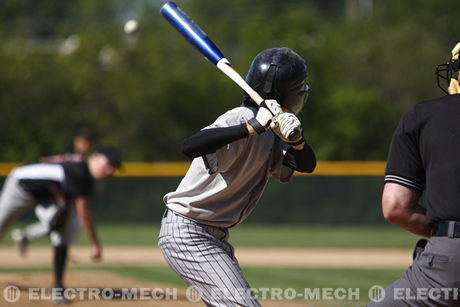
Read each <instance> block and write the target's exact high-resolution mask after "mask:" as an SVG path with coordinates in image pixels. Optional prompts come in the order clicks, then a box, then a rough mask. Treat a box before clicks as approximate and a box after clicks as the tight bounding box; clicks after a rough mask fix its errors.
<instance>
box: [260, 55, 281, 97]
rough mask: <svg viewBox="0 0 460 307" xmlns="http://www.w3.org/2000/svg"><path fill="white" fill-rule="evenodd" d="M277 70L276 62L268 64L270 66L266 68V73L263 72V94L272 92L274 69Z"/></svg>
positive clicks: (274, 76)
mask: <svg viewBox="0 0 460 307" xmlns="http://www.w3.org/2000/svg"><path fill="white" fill-rule="evenodd" d="M277 70H278V65H276V64H273V63H272V64H270V67H269V68H268V70H267V73H266V74H265V82H264V87H263V91H264V93H265V94H270V93H272V92H273V90H274V88H273V83H274V82H275V78H276V71H277Z"/></svg>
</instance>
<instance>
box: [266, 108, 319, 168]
mask: <svg viewBox="0 0 460 307" xmlns="http://www.w3.org/2000/svg"><path fill="white" fill-rule="evenodd" d="M275 121H276V125H275V126H273V127H272V130H273V132H274V133H275V134H276V135H277V136H278V137H279V138H280V139H281V140H283V141H284V142H286V143H287V144H289V145H290V146H291V147H290V148H289V150H288V151H287V152H286V153H285V155H284V159H283V164H284V165H285V166H288V167H290V168H292V169H294V170H296V171H299V172H303V173H311V172H313V171H314V170H315V168H316V156H315V153H314V152H313V149H312V148H311V147H310V145H309V144H308V143H307V142H306V141H305V138H304V136H303V133H302V134H300V135H299V138H298V139H295V140H291V139H290V137H289V136H290V135H291V134H292V132H293V131H295V130H297V131H302V124H301V123H300V121H299V119H298V118H297V116H295V115H294V114H293V113H282V114H280V115H278V116H277V118H276V120H275Z"/></svg>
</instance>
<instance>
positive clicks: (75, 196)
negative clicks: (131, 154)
mask: <svg viewBox="0 0 460 307" xmlns="http://www.w3.org/2000/svg"><path fill="white" fill-rule="evenodd" d="M120 164H121V157H120V153H119V151H118V150H117V149H115V148H113V147H100V148H99V149H97V150H96V151H95V152H93V153H92V154H91V155H90V156H89V158H88V161H87V162H86V161H81V162H62V163H36V164H29V165H24V166H20V167H17V168H15V169H13V170H12V171H11V173H10V174H9V175H8V177H7V179H6V181H5V184H4V186H3V190H2V192H1V195H0V239H1V238H2V237H3V235H4V234H5V231H6V230H7V228H8V226H9V225H10V224H11V223H12V222H13V221H15V220H16V219H18V218H20V217H21V216H23V215H24V214H25V213H27V211H29V210H31V209H33V208H34V207H35V206H36V205H37V204H39V203H53V204H56V205H57V208H58V210H57V211H56V212H55V214H54V215H53V216H52V217H51V218H50V220H49V224H50V225H49V228H50V230H51V234H52V235H51V239H52V244H53V246H54V262H53V268H54V288H55V289H57V291H63V289H64V285H63V274H64V270H65V264H66V260H67V251H68V246H69V245H70V243H71V242H72V240H73V237H74V235H75V231H74V229H73V228H74V227H75V225H74V224H72V223H68V220H72V216H73V215H76V216H78V220H79V222H80V224H81V226H82V227H83V229H84V230H85V232H86V234H87V235H88V238H89V240H90V242H91V243H92V245H93V251H92V253H91V257H92V259H93V260H95V261H97V260H100V259H101V257H102V250H101V245H100V242H99V239H98V237H97V235H96V231H95V228H94V223H93V217H92V213H91V210H90V208H89V205H88V200H89V198H90V197H91V195H92V193H93V189H94V182H95V180H102V179H106V178H108V177H110V176H112V175H113V173H114V171H115V169H116V168H119V167H120ZM55 299H56V302H66V299H65V297H63V296H62V295H60V296H58V297H57V298H55Z"/></svg>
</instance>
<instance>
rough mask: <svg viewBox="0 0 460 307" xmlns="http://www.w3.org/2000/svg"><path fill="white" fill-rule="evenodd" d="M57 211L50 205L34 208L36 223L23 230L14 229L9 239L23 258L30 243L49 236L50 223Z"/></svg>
mask: <svg viewBox="0 0 460 307" xmlns="http://www.w3.org/2000/svg"><path fill="white" fill-rule="evenodd" d="M57 210H58V207H57V205H54V204H51V205H49V206H47V207H45V206H43V205H37V206H35V216H36V217H37V218H38V222H35V223H32V224H30V225H28V226H27V227H25V228H24V229H14V230H13V231H12V232H11V237H12V238H13V241H14V243H15V244H16V246H17V247H18V248H19V253H20V254H21V255H22V256H24V255H25V254H26V252H27V247H28V244H29V242H30V241H32V240H36V239H38V238H42V237H44V236H47V235H49V233H50V230H51V227H50V221H51V220H52V218H53V216H54V215H55V214H56V212H57Z"/></svg>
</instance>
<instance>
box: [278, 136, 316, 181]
mask: <svg viewBox="0 0 460 307" xmlns="http://www.w3.org/2000/svg"><path fill="white" fill-rule="evenodd" d="M302 139H303V138H302ZM283 164H284V165H286V166H289V167H291V168H293V169H294V170H296V171H298V172H302V173H311V172H313V171H314V170H315V168H316V156H315V153H314V152H313V149H312V148H311V147H310V145H309V144H308V143H307V142H306V141H305V140H304V139H303V142H302V143H300V144H298V145H293V146H291V148H290V149H289V150H288V151H287V152H286V154H285V155H284V159H283Z"/></svg>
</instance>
